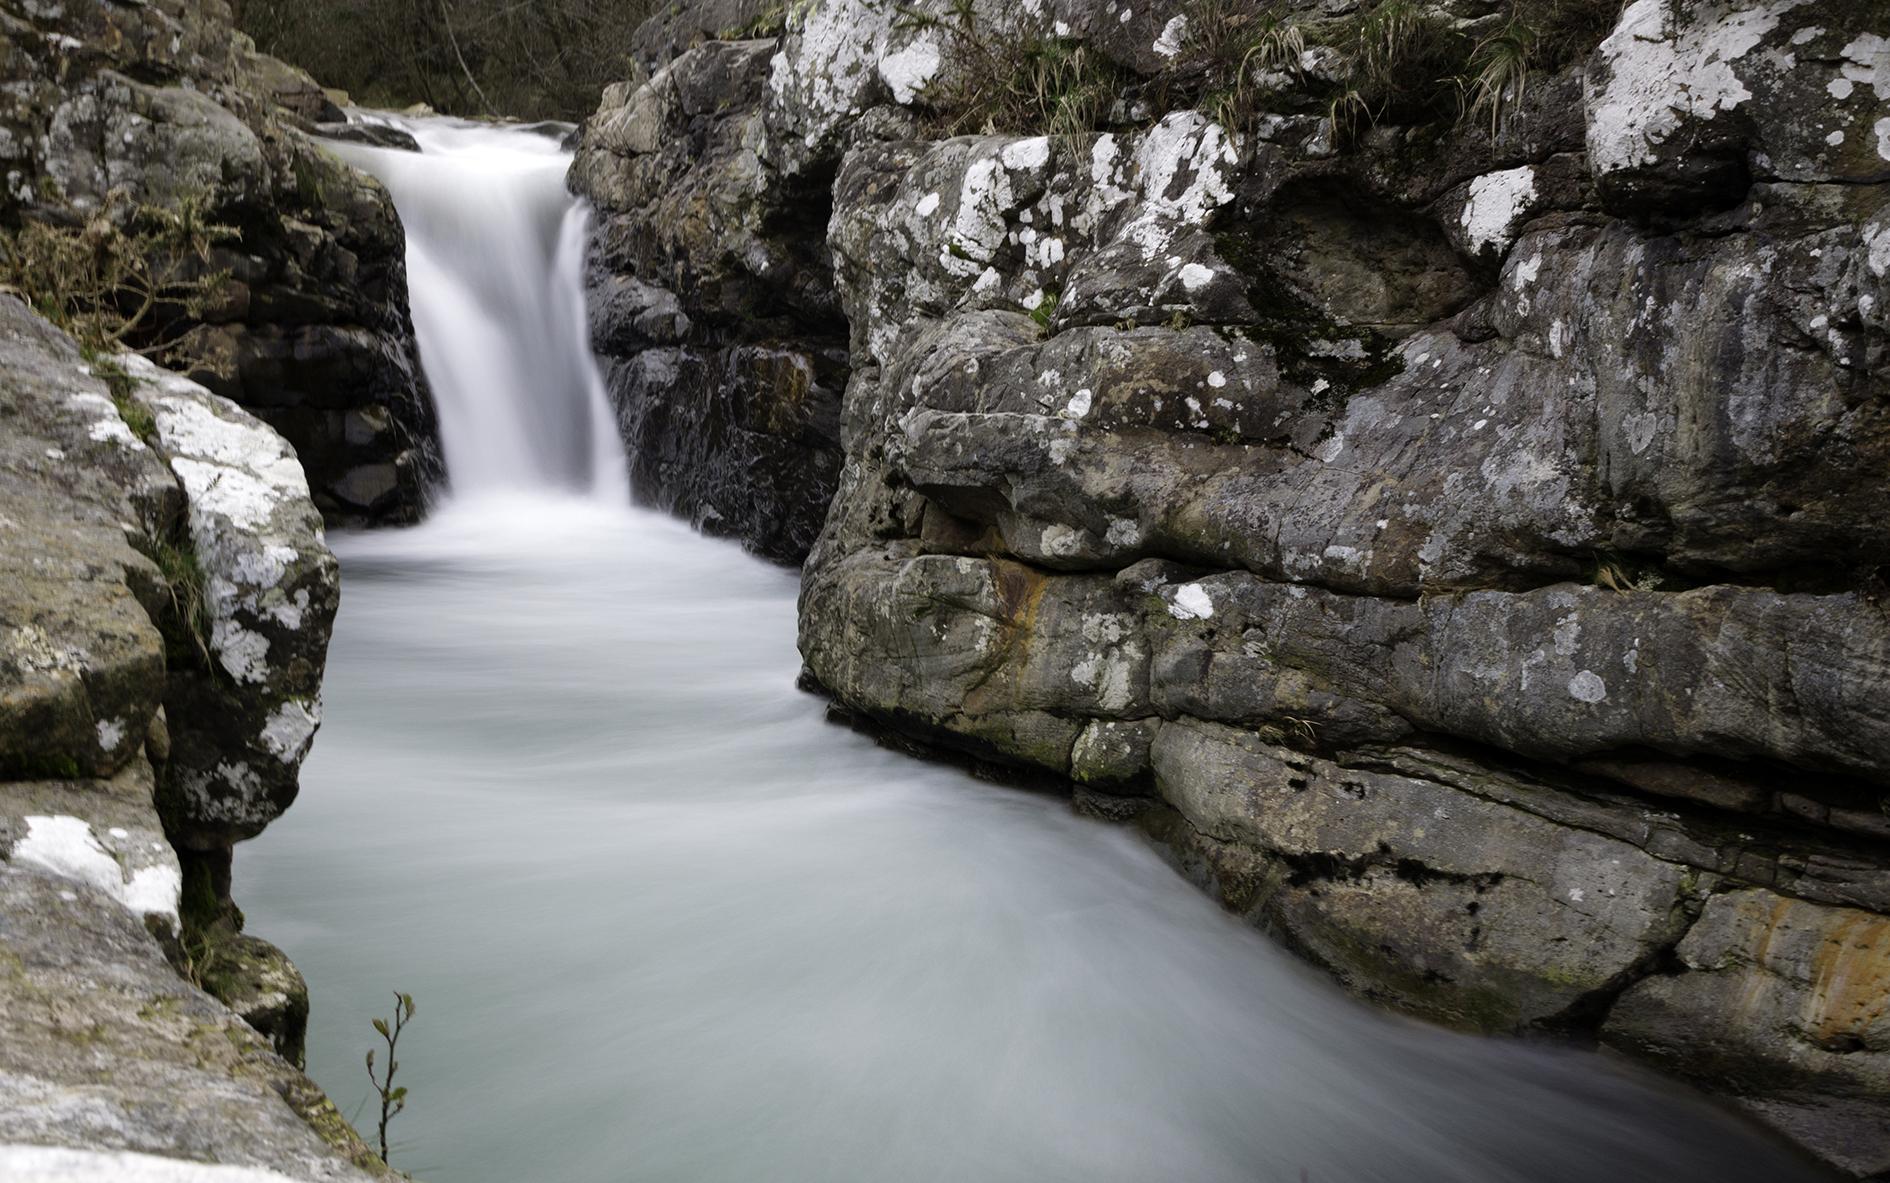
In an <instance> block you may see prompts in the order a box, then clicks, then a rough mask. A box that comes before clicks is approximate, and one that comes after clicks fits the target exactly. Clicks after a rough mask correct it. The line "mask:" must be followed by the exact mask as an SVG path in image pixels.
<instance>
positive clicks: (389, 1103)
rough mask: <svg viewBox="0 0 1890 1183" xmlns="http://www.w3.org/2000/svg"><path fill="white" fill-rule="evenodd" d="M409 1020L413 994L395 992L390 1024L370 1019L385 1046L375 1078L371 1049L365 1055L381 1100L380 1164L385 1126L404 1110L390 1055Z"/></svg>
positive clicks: (394, 1062)
mask: <svg viewBox="0 0 1890 1183" xmlns="http://www.w3.org/2000/svg"><path fill="white" fill-rule="evenodd" d="M412 1020H413V995H411V994H402V993H400V992H399V991H395V993H394V1017H393V1020H392V1022H389V1021H388V1020H387V1019H375V1020H374V1030H375V1031H377V1032H379V1033H380V1037H381V1040H382V1041H383V1042H384V1043H386V1044H387V1067H386V1069H385V1070H384V1071H383V1072H382V1073H381V1074H379V1075H376V1074H375V1071H374V1050H373V1049H371V1048H370V1049H369V1050H368V1054H367V1074H368V1079H369V1080H370V1081H372V1082H373V1084H374V1091H375V1092H376V1093H377V1094H379V1096H380V1099H381V1124H380V1145H381V1161H382V1162H387V1161H388V1158H387V1153H388V1146H387V1127H388V1125H389V1123H391V1122H392V1121H393V1120H394V1119H395V1118H396V1117H399V1116H400V1115H401V1113H402V1112H403V1111H405V1110H406V1108H407V1089H406V1087H405V1086H404V1085H396V1084H395V1083H394V1074H395V1073H396V1072H399V1071H400V1061H399V1060H397V1059H395V1058H394V1054H395V1051H396V1049H397V1047H398V1045H399V1043H400V1033H401V1031H402V1030H404V1029H405V1028H406V1026H407V1024H408V1023H409V1022H411V1021H412Z"/></svg>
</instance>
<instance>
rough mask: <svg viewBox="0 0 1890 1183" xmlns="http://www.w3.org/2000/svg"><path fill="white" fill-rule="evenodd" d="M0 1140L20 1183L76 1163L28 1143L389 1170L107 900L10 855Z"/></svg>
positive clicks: (2, 894) (3, 892) (354, 1174)
mask: <svg viewBox="0 0 1890 1183" xmlns="http://www.w3.org/2000/svg"><path fill="white" fill-rule="evenodd" d="M318 1129H322V1130H324V1131H326V1136H327V1140H324V1136H323V1135H322V1134H318V1133H317V1130H318ZM0 1147H5V1149H0V1170H7V1171H9V1172H11V1171H12V1170H14V1169H15V1168H16V1167H17V1168H18V1169H19V1170H21V1171H25V1172H27V1176H28V1177H33V1172H35V1171H38V1170H42V1169H46V1168H45V1165H44V1164H46V1163H47V1162H49V1161H57V1162H68V1161H73V1160H68V1159H60V1158H59V1157H58V1156H49V1155H48V1154H46V1153H44V1152H37V1151H30V1150H26V1149H23V1147H44V1148H73V1149H78V1150H83V1151H85V1152H86V1153H87V1155H109V1154H113V1153H130V1154H136V1155H143V1156H155V1157H157V1158H161V1159H165V1160H182V1161H184V1162H198V1163H221V1164H226V1165H228V1166H242V1167H250V1168H254V1169H256V1170H259V1171H273V1172H276V1175H274V1176H269V1177H270V1178H271V1179H280V1178H282V1177H287V1178H289V1179H293V1180H300V1181H306V1183H331V1181H332V1183H340V1181H344V1180H365V1179H370V1178H382V1177H386V1175H385V1169H384V1168H382V1167H381V1166H380V1163H379V1160H378V1159H376V1158H375V1157H374V1156H373V1154H372V1152H370V1151H369V1150H368V1149H367V1147H366V1146H365V1145H363V1144H362V1143H361V1141H360V1140H359V1138H356V1137H354V1135H353V1133H352V1131H349V1130H348V1128H347V1126H346V1123H345V1122H343V1121H342V1120H341V1117H340V1115H339V1114H338V1113H336V1112H335V1110H334V1106H333V1105H332V1104H330V1103H329V1102H328V1101H327V1099H326V1098H324V1097H322V1096H321V1094H320V1093H319V1092H318V1091H317V1090H316V1089H315V1088H314V1086H313V1085H312V1084H310V1083H309V1081H308V1080H307V1078H306V1077H303V1076H302V1075H301V1074H300V1073H299V1072H297V1071H296V1070H295V1069H294V1068H292V1067H290V1066H289V1065H288V1064H287V1063H285V1062H283V1061H282V1060H281V1059H280V1058H278V1057H277V1056H276V1055H275V1053H274V1052H272V1051H271V1050H270V1049H269V1047H268V1045H267V1043H266V1042H265V1041H264V1039H263V1037H262V1036H260V1035H258V1034H257V1033H256V1032H254V1031H252V1030H251V1029H250V1028H249V1027H248V1026H247V1025H245V1024H244V1023H243V1021H242V1020H241V1019H239V1018H238V1017H237V1016H236V1015H234V1014H232V1013H230V1012H229V1011H228V1010H226V1009H225V1008H224V1007H222V1006H221V1005H219V1004H218V1003H216V1002H215V1001H213V1000H211V999H210V998H209V997H207V996H206V995H204V994H203V993H201V992H199V991H197V990H195V989H192V988H191V987H189V986H187V985H185V984H184V983H183V982H182V981H181V980H180V979H179V978H178V977H177V975H176V973H175V971H173V970H172V969H171V967H170V965H169V963H168V962H166V961H165V959H164V955H163V953H162V951H161V950H160V949H159V947H158V944H157V942H156V941H155V940H154V939H153V938H152V937H151V935H150V934H149V933H147V932H146V931H145V930H144V928H143V927H142V926H141V925H140V924H139V923H138V921H137V920H136V918H134V917H133V916H132V915H131V914H130V913H129V912H127V911H126V910H125V909H124V908H123V907H121V906H120V905H119V904H118V902H117V901H116V900H114V899H111V898H109V897H108V896H107V895H105V894H104V893H102V892H100V891H98V890H97V889H96V888H94V887H91V886H89V885H87V884H83V883H78V882H75V881H73V880H71V879H66V878H61V877H58V876H55V875H51V874H48V873H46V872H44V871H41V870H38V869H35V868H31V867H27V866H22V865H18V864H0ZM78 1161H79V1162H80V1166H81V1168H84V1169H89V1167H87V1166H86V1161H87V1160H85V1159H78ZM75 1169H79V1168H75ZM81 1177H84V1176H83V1175H82V1176H81ZM94 1177H99V1176H94Z"/></svg>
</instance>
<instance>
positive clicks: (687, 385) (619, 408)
mask: <svg viewBox="0 0 1890 1183" xmlns="http://www.w3.org/2000/svg"><path fill="white" fill-rule="evenodd" d="M772 52H773V45H772V43H771V42H766V41H738V42H711V43H708V44H704V45H701V46H699V47H698V48H695V49H692V50H690V51H689V52H687V53H685V54H683V55H682V56H681V57H680V58H678V59H677V60H676V61H674V62H672V63H670V64H669V65H667V66H666V67H663V68H662V69H661V70H660V71H659V72H658V74H657V75H656V77H655V78H653V79H652V80H651V81H650V82H649V83H648V84H647V85H644V86H641V87H629V86H622V87H614V88H612V90H611V91H609V92H607V93H606V95H605V99H604V103H603V105H602V107H600V109H599V111H598V113H597V114H596V115H594V116H593V117H592V118H591V119H590V121H589V122H587V123H586V125H585V129H584V133H583V136H582V138H581V140H580V143H579V146H578V154H577V160H576V162H575V164H574V165H573V167H572V172H571V183H572V186H573V188H574V189H575V190H576V191H577V192H578V193H579V194H580V195H582V196H584V197H586V198H588V199H589V200H590V201H591V202H593V203H594V204H595V205H596V206H597V207H598V210H599V215H600V216H599V218H598V221H597V224H596V229H595V231H594V246H595V250H594V253H593V259H592V267H591V270H590V273H589V275H588V277H587V286H588V289H589V297H590V308H591V321H592V341H593V344H594V346H595V347H596V349H597V350H598V352H599V354H600V356H601V357H602V358H603V361H604V373H605V383H606V388H607V390H608V392H609V395H610V399H611V403H612V405H613V406H614V407H615V409H616V412H617V419H618V425H619V427H620V429H621V432H622V435H623V439H624V443H625V446H626V449H627V451H628V453H629V456H630V478H631V485H632V487H633V488H634V489H635V491H636V493H637V495H638V496H639V497H640V498H642V499H643V500H645V501H647V502H649V503H651V504H654V505H656V506H659V507H661V508H664V509H667V510H670V511H672V512H675V513H678V514H680V515H682V516H684V517H686V518H688V519H689V520H691V521H692V522H694V523H695V524H696V525H697V526H698V527H699V528H702V529H704V530H707V531H709V532H712V533H716V534H723V535H729V536H733V537H736V538H740V539H742V540H743V541H744V542H745V543H746V544H747V545H748V546H749V547H750V548H751V549H753V550H755V551H756V552H757V553H760V554H762V555H764V556H766V557H768V558H772V559H776V560H780V561H785V562H799V561H800V560H801V559H802V558H803V557H804V556H805V555H806V553H807V549H808V547H809V546H811V545H812V543H813V540H814V536H815V535H816V534H817V533H818V532H819V529H820V523H821V520H822V519H823V517H824V516H825V513H826V507H827V504H828V503H829V501H831V499H832V496H833V488H834V482H835V481H836V479H837V477H838V473H839V467H840V456H839V439H838V429H839V423H838V417H839V402H840V391H841V389H842V388H843V387H844V386H845V384H846V374H847V369H846V364H845V345H844V342H845V327H844V324H843V323H841V321H840V320H839V317H838V315H837V310H836V308H835V304H834V297H833V288H832V278H831V265H830V263H829V262H828V258H827V253H826V249H825V245H824V243H823V242H822V241H821V239H820V236H819V232H818V230H819V228H820V227H822V226H823V225H824V213H822V212H821V211H822V209H823V208H824V206H825V205H826V204H827V203H828V198H827V197H826V195H825V193H824V192H821V191H820V190H819V189H818V188H816V187H814V186H813V185H812V184H811V183H806V182H801V181H796V180H792V179H787V178H783V177H781V176H780V175H779V174H778V173H776V172H775V170H774V169H773V168H772V167H771V166H770V165H769V164H768V163H767V162H765V161H764V160H763V159H762V158H761V156H760V155H759V154H758V142H759V137H760V136H761V129H760V113H759V110H758V104H759V103H760V101H761V99H762V97H763V96H764V95H765V94H766V92H767V78H768V61H769V57H770V55H771V54H772Z"/></svg>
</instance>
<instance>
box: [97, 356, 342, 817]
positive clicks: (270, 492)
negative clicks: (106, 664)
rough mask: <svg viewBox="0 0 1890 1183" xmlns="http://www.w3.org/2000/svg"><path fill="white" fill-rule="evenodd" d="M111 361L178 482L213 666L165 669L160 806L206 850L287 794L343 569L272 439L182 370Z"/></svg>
mask: <svg viewBox="0 0 1890 1183" xmlns="http://www.w3.org/2000/svg"><path fill="white" fill-rule="evenodd" d="M120 363H121V364H122V365H123V366H124V368H125V370H126V372H127V373H129V374H130V376H131V379H132V381H133V383H134V384H135V385H134V388H133V393H132V397H133V398H134V399H136V400H137V401H138V402H139V403H140V404H141V405H142V406H143V407H144V408H145V409H146V410H147V411H148V412H149V413H150V414H151V416H152V419H153V422H154V423H155V424H156V439H155V446H156V448H157V449H158V451H159V452H160V453H161V454H162V455H163V457H164V459H165V461H166V462H167V463H168V464H169V465H170V467H171V470H172V471H173V472H174V473H176V475H177V479H178V483H179V484H180V485H181V486H182V488H183V490H184V496H185V501H186V515H187V520H188V529H189V537H190V542H191V549H192V553H193V554H194V555H195V558H196V561H197V563H198V565H199V567H200V569H201V571H202V574H203V579H204V591H205V600H206V607H207V611H208V618H209V625H210V635H209V649H210V657H211V659H212V662H213V663H214V664H213V667H212V668H211V669H208V670H202V671H195V670H188V671H178V672H176V673H174V674H173V676H172V685H171V689H170V692H169V695H168V698H167V712H166V713H167V717H168V724H169V730H170V743H171V762H170V767H169V770H168V774H167V776H166V783H165V786H164V788H165V792H164V795H163V805H164V813H165V818H166V822H167V825H168V827H169V829H170V831H171V834H172V837H173V838H174V839H175V840H177V841H179V842H182V843H183V844H185V845H187V846H191V847H193V848H197V849H216V848H219V847H224V846H228V845H229V844H230V843H232V842H238V841H242V840H243V839H245V838H253V837H255V836H256V835H257V834H259V833H261V832H262V829H263V827H264V826H266V825H268V824H269V823H270V822H271V821H273V820H275V818H276V817H277V816H278V815H279V814H281V812H282V811H283V810H284V809H286V808H288V806H289V804H290V802H292V801H294V800H295V793H296V789H297V774H298V772H299V770H300V768H301V764H302V758H303V757H304V756H305V755H307V754H308V749H309V745H310V744H311V743H312V742H313V741H314V738H315V731H316V729H317V728H318V727H319V726H320V725H321V676H322V670H323V668H324V667H325V665H326V662H327V653H328V637H329V632H330V630H331V628H332V626H333V622H334V617H335V611H336V608H337V607H338V606H339V603H340V596H341V570H340V565H339V564H338V563H337V562H336V561H335V557H334V555H333V554H332V553H330V551H329V550H328V547H327V544H326V542H325V541H324V540H323V534H322V520H321V514H320V512H319V511H317V510H316V508H315V505H314V503H313V501H311V500H310V498H309V493H308V483H307V481H306V479H305V478H304V477H303V474H302V467H301V464H300V463H299V462H298V461H297V459H296V455H295V452H294V450H293V449H291V448H290V447H289V445H288V443H287V442H286V441H284V440H283V439H282V437H281V436H279V435H277V434H276V433H275V432H274V431H273V430H271V429H270V428H269V427H268V425H266V424H264V423H262V422H261V421H259V420H257V419H256V418H254V417H253V416H251V415H249V414H247V413H245V412H244V411H243V410H242V409H241V408H239V407H237V406H236V405H235V404H234V403H232V402H230V401H229V400H228V399H223V398H218V397H217V396H216V395H213V394H211V393H210V392H209V391H207V390H204V389H203V388H202V387H200V386H198V385H197V384H195V383H194V382H191V381H190V380H189V379H187V378H183V377H180V376H178V375H176V374H170V373H167V372H165V371H163V370H160V369H158V368H157V367H156V366H154V365H152V364H150V363H149V362H147V361H144V360H143V359H142V358H137V357H133V356H126V357H123V358H121V359H120Z"/></svg>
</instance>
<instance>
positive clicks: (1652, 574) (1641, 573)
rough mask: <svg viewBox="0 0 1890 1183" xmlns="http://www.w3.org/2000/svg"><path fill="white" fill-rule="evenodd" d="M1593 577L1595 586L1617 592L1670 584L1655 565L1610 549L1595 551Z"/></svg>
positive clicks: (1659, 587)
mask: <svg viewBox="0 0 1890 1183" xmlns="http://www.w3.org/2000/svg"><path fill="white" fill-rule="evenodd" d="M1593 578H1594V584H1595V586H1596V587H1605V588H1607V589H1608V590H1609V591H1618V592H1630V591H1660V590H1661V589H1663V588H1666V587H1668V586H1669V584H1670V580H1669V579H1668V578H1667V576H1666V575H1665V573H1663V572H1662V571H1661V570H1660V569H1659V568H1658V567H1657V566H1654V565H1653V564H1651V563H1646V562H1640V561H1637V560H1635V559H1632V558H1630V557H1628V556H1626V555H1622V554H1619V553H1617V552H1615V551H1611V550H1604V551H1599V552H1597V553H1596V555H1595V570H1594V577H1593Z"/></svg>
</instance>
